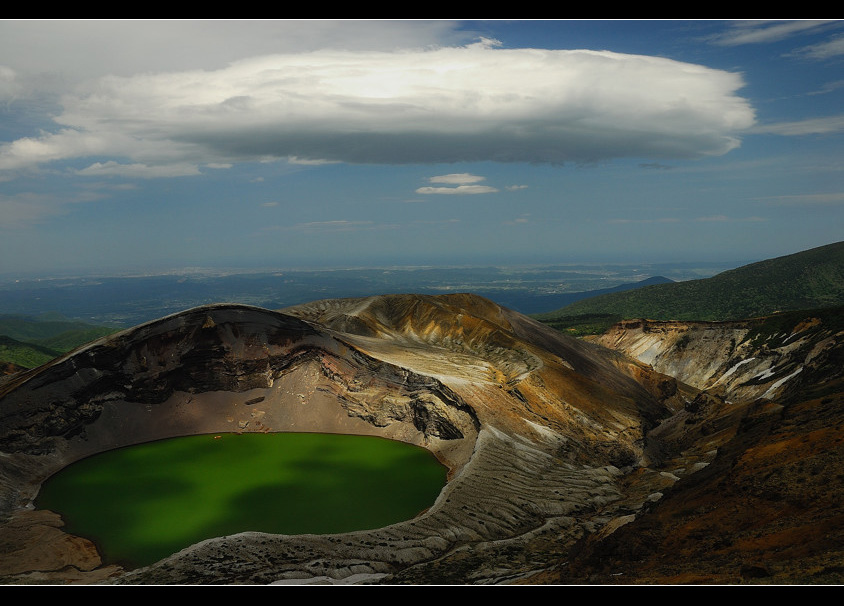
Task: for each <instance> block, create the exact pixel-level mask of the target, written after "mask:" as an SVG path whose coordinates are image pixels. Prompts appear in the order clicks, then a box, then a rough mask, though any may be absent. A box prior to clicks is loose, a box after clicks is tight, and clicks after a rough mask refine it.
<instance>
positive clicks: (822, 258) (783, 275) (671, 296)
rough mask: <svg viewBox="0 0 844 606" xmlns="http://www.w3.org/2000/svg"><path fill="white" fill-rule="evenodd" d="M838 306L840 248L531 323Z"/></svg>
mask: <svg viewBox="0 0 844 606" xmlns="http://www.w3.org/2000/svg"><path fill="white" fill-rule="evenodd" d="M842 304H844V242H837V243H835V244H829V245H826V246H821V247H818V248H813V249H810V250H807V251H803V252H799V253H795V254H792V255H786V256H783V257H777V258H774V259H768V260H766V261H760V262H758V263H752V264H750V265H745V266H743V267H739V268H738V269H733V270H729V271H725V272H722V273H720V274H717V275H715V276H713V277H711V278H704V279H701V280H689V281H686V282H675V283H673V284H658V285H654V286H648V287H645V288H640V289H636V290H630V291H625V292H619V293H610V294H604V295H600V296H597V297H593V298H590V299H586V300H583V301H578V302H576V303H573V304H571V305H568V306H566V307H563V308H561V309H558V310H556V311H553V312H549V313H545V314H540V315H536V316H535V317H536V318H537V319H538V320H540V321H542V322H545V323H547V324H551V325H553V326H555V327H557V328H560V327H561V326H562V325H565V324H567V323H571V324H577V323H578V322H580V321H581V320H583V319H585V318H588V319H590V321H592V322H596V321H597V322H605V323H610V324H611V323H612V321H615V320H620V319H631V318H649V319H652V320H708V321H723V320H739V319H744V318H752V317H758V316H764V315H768V314H772V313H774V312H778V311H786V310H798V309H809V308H821V307H832V306H835V305H842Z"/></svg>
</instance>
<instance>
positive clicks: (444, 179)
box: [428, 173, 486, 185]
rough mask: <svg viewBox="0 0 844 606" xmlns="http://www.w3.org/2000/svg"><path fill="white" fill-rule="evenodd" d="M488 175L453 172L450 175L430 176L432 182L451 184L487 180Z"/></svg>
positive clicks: (429, 179)
mask: <svg viewBox="0 0 844 606" xmlns="http://www.w3.org/2000/svg"><path fill="white" fill-rule="evenodd" d="M485 180H486V177H480V176H478V175H471V174H469V173H452V174H450V175H440V176H438V177H428V181H429V182H430V183H446V184H449V185H468V184H470V183H479V182H481V181H485Z"/></svg>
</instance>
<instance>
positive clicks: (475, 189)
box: [416, 185, 498, 195]
mask: <svg viewBox="0 0 844 606" xmlns="http://www.w3.org/2000/svg"><path fill="white" fill-rule="evenodd" d="M497 191H498V190H497V189H496V188H494V187H490V186H489V185H458V186H457V187H420V188H419V189H417V190H416V193H417V194H459V195H465V194H469V195H471V194H494V193H496V192H497Z"/></svg>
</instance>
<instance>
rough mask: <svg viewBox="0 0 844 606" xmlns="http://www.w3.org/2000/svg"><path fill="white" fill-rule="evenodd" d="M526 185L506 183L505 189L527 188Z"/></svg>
mask: <svg viewBox="0 0 844 606" xmlns="http://www.w3.org/2000/svg"><path fill="white" fill-rule="evenodd" d="M527 187H528V186H527V185H508V186H507V187H506V188H505V189H507V191H518V190H520V189H527Z"/></svg>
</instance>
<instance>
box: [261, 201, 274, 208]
mask: <svg viewBox="0 0 844 606" xmlns="http://www.w3.org/2000/svg"><path fill="white" fill-rule="evenodd" d="M261 206H266V207H268V208H269V207H272V206H278V202H264V203H263V204H261Z"/></svg>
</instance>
